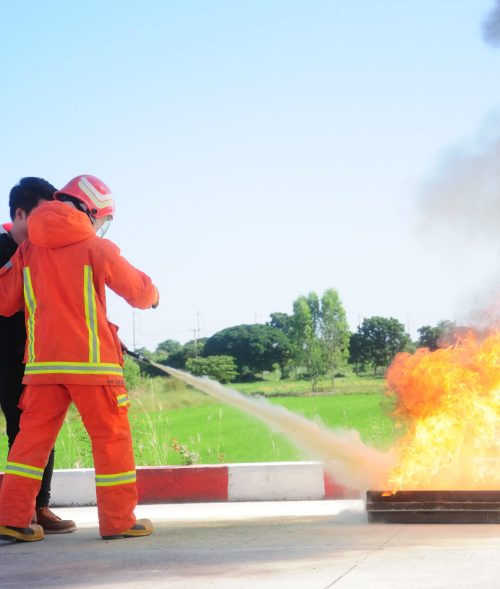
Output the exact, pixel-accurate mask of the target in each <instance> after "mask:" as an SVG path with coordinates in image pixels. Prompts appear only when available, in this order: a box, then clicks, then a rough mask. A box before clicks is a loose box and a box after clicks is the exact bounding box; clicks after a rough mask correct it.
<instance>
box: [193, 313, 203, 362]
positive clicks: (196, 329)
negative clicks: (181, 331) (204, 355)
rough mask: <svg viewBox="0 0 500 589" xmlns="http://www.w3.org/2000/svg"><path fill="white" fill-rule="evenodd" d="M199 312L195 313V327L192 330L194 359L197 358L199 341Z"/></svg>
mask: <svg viewBox="0 0 500 589" xmlns="http://www.w3.org/2000/svg"><path fill="white" fill-rule="evenodd" d="M200 332H201V329H200V312H199V311H196V327H195V328H194V329H193V340H194V357H195V358H197V357H198V340H199V339H200Z"/></svg>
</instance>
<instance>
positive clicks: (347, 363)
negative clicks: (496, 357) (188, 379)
mask: <svg viewBox="0 0 500 589" xmlns="http://www.w3.org/2000/svg"><path fill="white" fill-rule="evenodd" d="M452 328H453V324H452V323H451V322H449V321H442V322H440V323H439V324H438V325H436V326H434V327H432V326H429V325H425V326H423V327H421V328H420V329H419V330H418V333H419V338H418V340H417V341H416V342H412V341H411V338H410V336H409V335H408V334H407V333H406V331H405V327H404V325H403V324H402V323H401V322H400V321H398V320H397V319H394V318H393V317H389V318H387V317H369V318H366V319H364V320H363V322H362V323H361V325H359V327H358V328H357V330H356V332H355V333H351V332H350V330H349V326H348V323H347V319H346V313H345V310H344V307H343V305H342V302H341V300H340V297H339V294H338V292H337V291H336V290H335V289H328V290H327V291H325V292H324V293H323V295H322V296H321V297H320V296H318V295H317V293H315V292H311V293H310V294H308V295H307V296H300V297H299V298H298V299H297V300H296V301H294V303H293V312H292V314H291V315H288V314H287V313H281V312H276V313H271V315H270V320H269V321H268V322H267V323H266V324H252V325H236V326H233V327H228V328H226V329H223V330H222V331H219V332H217V333H215V334H214V335H212V336H211V337H209V338H202V339H198V340H196V341H194V340H193V341H190V342H187V343H186V344H184V345H182V344H181V343H179V342H178V341H175V340H171V339H168V340H165V341H164V342H161V343H160V344H159V345H158V346H157V348H156V350H155V352H153V353H152V352H149V351H148V350H144V349H143V350H141V351H142V352H143V353H145V354H146V355H149V356H150V357H151V358H153V359H154V360H156V361H157V362H160V363H164V364H168V365H170V366H173V367H175V368H183V369H186V370H188V371H190V372H192V373H193V374H197V375H208V376H210V377H212V378H215V379H216V380H219V381H220V382H231V381H244V380H255V379H256V378H259V377H260V376H261V375H262V373H264V372H266V371H272V370H275V369H279V370H280V373H281V377H282V378H286V377H289V376H290V375H293V376H294V377H295V378H307V379H309V380H310V381H311V385H312V388H313V390H315V389H316V388H317V385H318V381H319V379H320V378H324V377H325V376H328V377H329V378H330V380H331V382H332V386H333V385H334V383H335V378H336V377H337V376H339V375H344V374H346V373H347V372H348V371H350V370H354V371H355V372H362V371H367V370H371V371H373V372H374V373H377V372H379V371H380V370H384V369H385V368H386V367H387V366H388V365H389V363H390V362H391V360H392V359H393V358H394V356H395V355H396V354H397V353H398V352H401V351H405V350H406V351H414V350H415V349H416V348H417V347H422V346H424V347H428V348H430V349H431V350H434V349H436V348H437V347H438V345H439V341H440V339H442V338H443V336H444V334H445V333H447V332H449V331H451V329H452Z"/></svg>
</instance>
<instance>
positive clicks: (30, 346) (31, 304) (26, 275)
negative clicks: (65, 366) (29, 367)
mask: <svg viewBox="0 0 500 589" xmlns="http://www.w3.org/2000/svg"><path fill="white" fill-rule="evenodd" d="M23 280H24V302H25V304H26V309H27V310H28V321H27V325H26V339H27V344H26V349H27V352H28V362H33V361H34V360H35V311H36V298H35V293H34V291H33V284H32V283H31V273H30V269H29V267H28V266H26V267H25V268H23Z"/></svg>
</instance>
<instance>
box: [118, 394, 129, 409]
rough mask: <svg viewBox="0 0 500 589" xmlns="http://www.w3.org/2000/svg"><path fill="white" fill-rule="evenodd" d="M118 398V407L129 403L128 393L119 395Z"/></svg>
mask: <svg viewBox="0 0 500 589" xmlns="http://www.w3.org/2000/svg"><path fill="white" fill-rule="evenodd" d="M116 400H117V402H118V407H123V405H128V395H117V397H116Z"/></svg>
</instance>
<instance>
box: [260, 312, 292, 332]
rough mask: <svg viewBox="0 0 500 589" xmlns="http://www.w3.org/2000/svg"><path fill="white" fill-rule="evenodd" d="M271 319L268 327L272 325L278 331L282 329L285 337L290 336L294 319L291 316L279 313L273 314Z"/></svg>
mask: <svg viewBox="0 0 500 589" xmlns="http://www.w3.org/2000/svg"><path fill="white" fill-rule="evenodd" d="M269 317H270V318H271V321H268V322H267V323H266V325H270V326H271V327H275V328H276V329H281V331H282V332H283V333H284V334H285V335H290V330H291V327H292V318H291V316H290V315H287V314H286V313H279V312H278V313H271V314H270V315H269Z"/></svg>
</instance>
